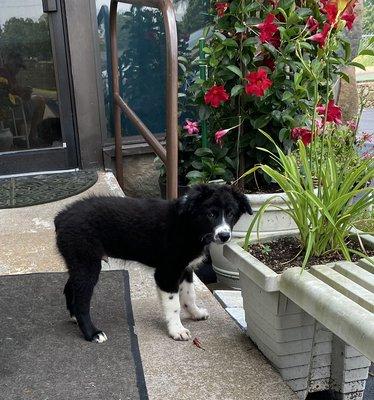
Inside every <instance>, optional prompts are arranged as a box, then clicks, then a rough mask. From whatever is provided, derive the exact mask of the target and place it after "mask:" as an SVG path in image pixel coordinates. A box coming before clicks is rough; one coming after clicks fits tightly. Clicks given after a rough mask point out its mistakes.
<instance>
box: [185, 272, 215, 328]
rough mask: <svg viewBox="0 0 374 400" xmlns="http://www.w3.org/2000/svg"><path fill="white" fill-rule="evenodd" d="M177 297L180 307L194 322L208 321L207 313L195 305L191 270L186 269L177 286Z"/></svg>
mask: <svg viewBox="0 0 374 400" xmlns="http://www.w3.org/2000/svg"><path fill="white" fill-rule="evenodd" d="M179 297H180V302H181V304H182V307H183V308H184V309H185V310H186V311H187V313H188V314H189V315H190V316H191V318H192V319H194V320H195V321H201V320H204V319H208V317H209V313H208V311H207V310H205V308H200V307H198V306H197V305H196V294H195V286H194V283H193V270H192V268H189V267H187V268H186V269H185V271H184V273H183V276H182V281H181V283H180V284H179Z"/></svg>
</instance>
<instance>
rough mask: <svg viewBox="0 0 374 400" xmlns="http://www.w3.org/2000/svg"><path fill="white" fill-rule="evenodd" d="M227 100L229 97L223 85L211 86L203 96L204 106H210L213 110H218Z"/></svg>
mask: <svg viewBox="0 0 374 400" xmlns="http://www.w3.org/2000/svg"><path fill="white" fill-rule="evenodd" d="M228 99H229V95H228V93H227V92H226V90H225V87H224V86H223V85H214V86H212V87H211V88H210V89H209V90H208V91H207V92H206V93H205V95H204V101H205V104H208V105H209V104H210V105H211V106H212V107H214V108H218V107H219V106H220V105H221V104H222V103H224V102H225V101H227V100H228Z"/></svg>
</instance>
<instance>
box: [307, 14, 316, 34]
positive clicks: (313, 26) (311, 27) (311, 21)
mask: <svg viewBox="0 0 374 400" xmlns="http://www.w3.org/2000/svg"><path fill="white" fill-rule="evenodd" d="M306 26H307V27H308V28H309V31H310V32H311V33H312V32H314V31H316V30H317V29H318V28H319V23H318V21H317V20H316V19H315V18H313V16H312V15H311V16H310V17H309V18H308V19H307V21H306Z"/></svg>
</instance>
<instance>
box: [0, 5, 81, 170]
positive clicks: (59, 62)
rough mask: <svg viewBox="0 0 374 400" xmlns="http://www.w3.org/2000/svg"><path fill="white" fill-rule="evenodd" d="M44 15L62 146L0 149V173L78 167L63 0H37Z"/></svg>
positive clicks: (74, 115)
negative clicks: (51, 58) (0, 150)
mask: <svg viewBox="0 0 374 400" xmlns="http://www.w3.org/2000/svg"><path fill="white" fill-rule="evenodd" d="M39 1H40V2H41V6H42V7H43V11H44V12H45V13H47V14H48V24H49V31H50V39H51V47H52V57H53V63H54V70H55V79H56V88H57V93H58V100H59V112H60V124H61V131H62V139H63V143H64V145H63V147H51V148H50V147H45V148H37V149H26V150H14V151H9V152H0V175H8V174H22V173H28V172H40V171H48V170H50V171H56V170H67V169H73V168H77V167H79V164H80V160H79V148H78V142H77V135H76V133H77V129H76V126H77V124H76V114H75V106H74V98H73V93H74V92H73V87H72V78H71V68H70V58H69V43H68V37H67V29H66V18H65V9H64V1H63V0H39Z"/></svg>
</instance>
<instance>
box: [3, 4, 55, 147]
mask: <svg viewBox="0 0 374 400" xmlns="http://www.w3.org/2000/svg"><path fill="white" fill-rule="evenodd" d="M39 3H40V4H39ZM0 9H1V16H0V152H3V151H12V150H23V149H33V148H38V147H39V148H40V147H50V146H61V145H62V138H61V126H60V118H59V107H58V96H57V89H56V81H55V72H54V65H53V58H52V48H51V40H50V35H49V26H48V17H47V14H44V13H43V11H42V2H41V1H40V2H38V3H35V0H28V1H24V2H23V4H22V5H20V6H19V7H17V6H16V5H14V3H13V1H10V0H0ZM26 16H27V17H26Z"/></svg>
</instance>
